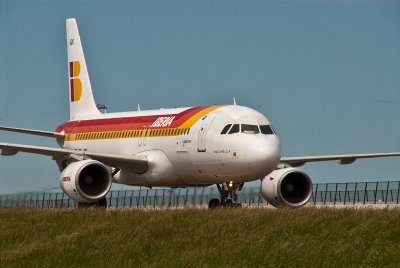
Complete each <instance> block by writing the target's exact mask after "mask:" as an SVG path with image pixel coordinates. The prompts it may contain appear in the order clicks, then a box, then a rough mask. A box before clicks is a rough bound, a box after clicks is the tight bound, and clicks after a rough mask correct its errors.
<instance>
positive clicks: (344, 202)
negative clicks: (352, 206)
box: [343, 182, 348, 205]
mask: <svg viewBox="0 0 400 268" xmlns="http://www.w3.org/2000/svg"><path fill="white" fill-rule="evenodd" d="M347 186H348V183H347V182H346V189H345V190H344V199H343V204H344V205H346V197H347Z"/></svg>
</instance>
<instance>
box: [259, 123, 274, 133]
mask: <svg viewBox="0 0 400 268" xmlns="http://www.w3.org/2000/svg"><path fill="white" fill-rule="evenodd" d="M260 129H261V133H262V134H266V135H269V134H274V131H273V130H272V127H271V126H270V125H262V126H260Z"/></svg>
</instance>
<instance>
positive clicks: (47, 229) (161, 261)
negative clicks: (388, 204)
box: [0, 208, 400, 267]
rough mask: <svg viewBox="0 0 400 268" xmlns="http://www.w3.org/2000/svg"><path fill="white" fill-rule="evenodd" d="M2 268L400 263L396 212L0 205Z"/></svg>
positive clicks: (399, 223)
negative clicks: (104, 208) (20, 206)
mask: <svg viewBox="0 0 400 268" xmlns="http://www.w3.org/2000/svg"><path fill="white" fill-rule="evenodd" d="M0 226H1V228H0V266H1V267H25V266H41V267H42V266H45V267H46V266H47V267H49V266H51V267H77V266H79V267H80V266H99V267H110V266H120V265H127V266H131V267H132V266H146V267H165V266H173V267H178V266H179V267H182V266H185V267H193V266H201V267H215V266H223V267H228V266H229V267H306V266H311V267H321V266H325V267H326V266H337V267H343V266H346V267H349V266H350V267H351V266H353V267H356V266H357V267H377V266H393V267H394V266H397V267H398V266H399V264H400V254H399V252H400V210H397V209H392V210H389V209H379V210H368V209H360V210H356V209H330V208H320V209H317V208H301V209H295V210H292V209H247V208H239V209H215V210H212V211H210V210H199V209H183V210H159V211H157V210H150V211H141V210H107V211H105V210H101V209H22V208H20V209H8V208H0Z"/></svg>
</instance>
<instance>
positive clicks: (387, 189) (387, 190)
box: [385, 182, 389, 204]
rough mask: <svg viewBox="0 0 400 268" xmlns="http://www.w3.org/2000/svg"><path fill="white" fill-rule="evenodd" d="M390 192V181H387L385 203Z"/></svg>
mask: <svg viewBox="0 0 400 268" xmlns="http://www.w3.org/2000/svg"><path fill="white" fill-rule="evenodd" d="M388 192H389V182H387V188H386V198H385V204H387V197H388Z"/></svg>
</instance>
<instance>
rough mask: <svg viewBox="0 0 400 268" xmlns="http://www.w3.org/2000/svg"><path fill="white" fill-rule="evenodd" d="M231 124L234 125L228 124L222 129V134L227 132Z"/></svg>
mask: <svg viewBox="0 0 400 268" xmlns="http://www.w3.org/2000/svg"><path fill="white" fill-rule="evenodd" d="M231 126H232V124H228V125H226V126H225V127H224V128H223V129H222V131H221V134H226V132H228V130H229V129H230V128H231Z"/></svg>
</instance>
